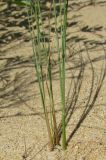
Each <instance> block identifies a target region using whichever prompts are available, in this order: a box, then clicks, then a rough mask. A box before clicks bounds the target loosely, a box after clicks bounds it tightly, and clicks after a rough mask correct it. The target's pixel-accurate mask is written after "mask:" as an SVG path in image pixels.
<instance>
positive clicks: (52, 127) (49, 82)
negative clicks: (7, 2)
mask: <svg viewBox="0 0 106 160" xmlns="http://www.w3.org/2000/svg"><path fill="white" fill-rule="evenodd" d="M16 2H17V4H19V3H20V4H21V5H22V4H23V5H26V6H27V13H28V19H29V28H30V32H31V39H32V48H33V60H34V64H35V69H36V75H37V79H38V84H39V90H40V96H41V101H42V107H43V110H44V114H45V120H46V126H47V132H48V137H49V147H50V150H53V149H54V147H55V146H56V145H58V144H59V140H60V137H59V134H58V126H57V120H56V112H55V102H54V92H53V75H52V54H51V44H52V43H55V47H56V52H57V57H58V60H57V61H58V62H57V64H58V68H59V81H60V99H61V110H62V148H63V150H65V149H66V147H67V144H66V122H65V121H66V111H65V55H66V29H67V9H68V0H64V1H62V0H60V1H59V2H58V7H57V2H56V0H53V1H52V2H50V7H49V11H48V15H47V17H46V19H47V21H48V28H47V29H45V16H44V13H43V9H42V8H43V7H42V2H41V1H40V0H35V1H28V0H27V1H25V0H22V1H18V0H16ZM51 19H52V20H53V21H54V28H55V33H54V37H53V38H54V42H51V25H52V24H51ZM32 22H34V23H36V24H35V26H34V25H33V23H32ZM58 27H59V28H60V33H59V32H58ZM45 30H46V31H45ZM47 40H48V41H47ZM42 55H44V56H43V58H42ZM44 69H45V70H46V73H45V76H44V72H43V70H44ZM46 97H48V98H49V108H48V107H47V106H48V105H47V100H46ZM48 111H50V114H49V113H48Z"/></svg>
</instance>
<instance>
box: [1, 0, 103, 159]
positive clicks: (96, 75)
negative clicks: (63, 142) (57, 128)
mask: <svg viewBox="0 0 106 160" xmlns="http://www.w3.org/2000/svg"><path fill="white" fill-rule="evenodd" d="M0 10H1V11H0V160H106V77H105V72H106V64H105V63H106V62H105V61H106V1H105V0H104V1H102V0H100V1H96V4H95V5H89V2H88V1H81V0H78V1H77V3H75V1H74V0H73V1H70V7H69V12H68V30H67V33H68V34H67V48H68V49H67V58H66V59H67V63H66V77H67V78H66V93H67V92H68V91H69V88H70V87H71V91H70V96H69V99H68V103H67V105H68V106H69V105H70V106H71V109H70V113H69V115H70V121H69V123H68V125H67V142H68V147H67V150H66V151H62V149H61V146H57V147H56V148H55V150H54V151H53V152H49V149H48V138H47V131H46V124H45V121H44V115H43V110H42V106H41V102H40V96H39V89H38V83H37V78H36V73H35V69H34V65H33V62H32V55H33V53H32V47H31V42H30V38H29V32H28V23H27V18H26V12H25V11H24V9H21V10H20V8H15V7H12V8H11V10H7V6H6V5H5V3H2V2H0ZM11 11H12V12H11ZM81 62H82V63H81ZM53 78H54V80H53V87H54V95H55V97H54V98H55V102H56V111H57V112H56V114H57V117H59V118H58V121H59V120H60V115H61V111H60V110H59V109H60V99H59V80H58V69H57V65H55V66H54V68H53Z"/></svg>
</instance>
